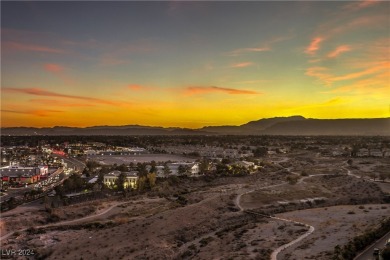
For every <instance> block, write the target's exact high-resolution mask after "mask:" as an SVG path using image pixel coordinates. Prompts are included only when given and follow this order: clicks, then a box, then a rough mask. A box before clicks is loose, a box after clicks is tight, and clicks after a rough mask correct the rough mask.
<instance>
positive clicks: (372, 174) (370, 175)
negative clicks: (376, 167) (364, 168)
mask: <svg viewBox="0 0 390 260" xmlns="http://www.w3.org/2000/svg"><path fill="white" fill-rule="evenodd" d="M368 176H369V177H370V178H371V179H373V180H374V181H375V179H376V178H377V177H378V176H377V175H376V173H375V172H370V173H369V174H368Z"/></svg>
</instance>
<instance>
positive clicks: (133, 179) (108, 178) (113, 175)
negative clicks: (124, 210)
mask: <svg viewBox="0 0 390 260" xmlns="http://www.w3.org/2000/svg"><path fill="white" fill-rule="evenodd" d="M123 173H124V174H126V181H125V183H124V186H125V188H127V187H131V188H135V187H136V185H137V181H138V174H137V172H123ZM120 174H121V172H120V171H113V172H110V173H107V174H105V175H104V179H103V183H104V184H105V185H106V186H107V187H110V188H113V187H115V186H116V182H117V179H118V177H119V175H120Z"/></svg>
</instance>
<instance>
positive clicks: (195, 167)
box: [168, 162, 200, 177]
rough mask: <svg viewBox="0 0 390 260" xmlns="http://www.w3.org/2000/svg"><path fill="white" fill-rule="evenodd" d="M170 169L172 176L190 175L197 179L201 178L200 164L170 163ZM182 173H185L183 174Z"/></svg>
mask: <svg viewBox="0 0 390 260" xmlns="http://www.w3.org/2000/svg"><path fill="white" fill-rule="evenodd" d="M168 167H169V169H170V170H171V173H170V175H175V176H178V175H184V174H186V175H188V176H189V177H197V176H199V172H200V170H199V164H198V163H186V162H178V163H168ZM181 171H183V172H182V173H181Z"/></svg>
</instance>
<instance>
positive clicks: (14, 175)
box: [0, 166, 41, 184]
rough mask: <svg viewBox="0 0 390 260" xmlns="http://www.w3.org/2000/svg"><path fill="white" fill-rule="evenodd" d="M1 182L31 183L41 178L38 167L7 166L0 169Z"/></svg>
mask: <svg viewBox="0 0 390 260" xmlns="http://www.w3.org/2000/svg"><path fill="white" fill-rule="evenodd" d="M0 178H1V180H2V182H3V183H4V184H5V183H8V184H31V183H35V182H38V181H39V180H40V179H41V169H40V168H38V167H21V166H7V167H3V168H1V169H0Z"/></svg>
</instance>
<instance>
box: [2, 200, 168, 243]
mask: <svg viewBox="0 0 390 260" xmlns="http://www.w3.org/2000/svg"><path fill="white" fill-rule="evenodd" d="M146 200H148V201H150V200H161V199H160V198H158V199H143V200H142V201H146ZM126 203H129V201H124V202H115V203H114V205H111V206H110V207H109V208H107V209H105V210H103V211H102V212H99V213H96V214H93V215H90V216H86V217H83V218H79V219H73V220H67V221H61V222H58V223H54V224H46V225H41V226H36V227H35V228H47V227H56V226H62V225H69V224H76V223H78V222H83V221H85V220H90V219H94V218H97V217H100V216H102V215H104V214H106V213H108V212H110V211H111V210H112V209H114V208H115V207H118V206H120V205H123V204H126ZM157 207H160V206H157ZM157 207H156V208H157ZM153 209H154V208H153ZM135 218H137V217H135ZM27 229H28V228H23V229H19V230H16V231H13V232H10V233H8V234H6V235H4V236H1V237H0V242H1V241H3V240H4V239H7V238H9V237H10V236H12V235H13V234H15V233H16V232H24V231H26V230H27Z"/></svg>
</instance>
